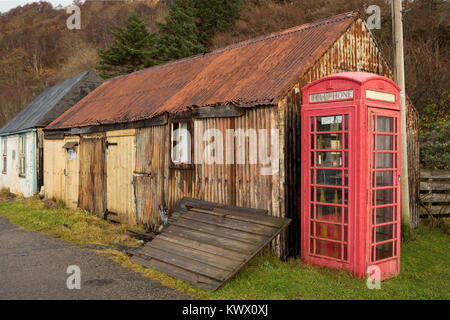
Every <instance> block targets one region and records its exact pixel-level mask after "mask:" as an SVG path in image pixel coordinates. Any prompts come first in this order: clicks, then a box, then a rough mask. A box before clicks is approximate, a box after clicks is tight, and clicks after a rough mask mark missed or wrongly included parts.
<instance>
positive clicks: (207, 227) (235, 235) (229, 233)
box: [177, 217, 267, 244]
mask: <svg viewBox="0 0 450 320" xmlns="http://www.w3.org/2000/svg"><path fill="white" fill-rule="evenodd" d="M177 226H181V227H185V228H188V229H191V230H196V231H200V232H203V233H210V234H215V235H218V236H221V237H223V238H229V239H236V240H239V241H243V242H247V243H250V244H252V243H255V242H256V241H264V240H266V239H267V237H265V236H260V235H256V234H252V233H248V232H244V231H238V230H234V229H230V228H227V227H222V226H217V225H212V224H207V223H203V222H199V221H192V220H189V219H185V218H184V217H181V218H180V219H179V220H178V222H177Z"/></svg>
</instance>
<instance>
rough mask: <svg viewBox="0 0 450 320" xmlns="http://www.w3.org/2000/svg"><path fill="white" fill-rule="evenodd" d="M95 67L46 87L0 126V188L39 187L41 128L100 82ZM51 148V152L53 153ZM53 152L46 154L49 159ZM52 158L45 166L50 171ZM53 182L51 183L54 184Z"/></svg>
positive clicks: (25, 190)
mask: <svg viewBox="0 0 450 320" xmlns="http://www.w3.org/2000/svg"><path fill="white" fill-rule="evenodd" d="M102 82H103V81H102V79H101V78H100V77H99V76H98V75H97V74H96V73H95V72H94V71H85V72H83V73H80V74H78V75H76V76H74V77H72V78H70V79H67V80H65V81H63V82H60V83H58V84H56V85H54V86H52V87H50V88H47V89H45V90H44V91H43V92H42V93H41V94H39V95H38V96H37V97H36V98H35V99H34V100H33V101H31V102H30V103H29V104H28V105H27V106H26V107H25V108H24V109H23V110H22V111H21V112H19V113H18V114H17V115H16V116H15V117H14V118H13V119H12V120H11V121H10V122H8V123H7V124H6V125H5V126H4V127H3V128H2V129H0V136H1V154H2V165H1V173H0V188H9V189H10V191H11V192H12V193H17V194H22V195H23V196H25V197H29V196H32V195H33V194H35V193H37V192H39V191H40V189H41V187H42V185H43V176H44V172H43V171H44V158H45V156H44V148H45V146H44V139H43V136H44V134H43V131H42V128H44V127H45V126H47V125H48V124H49V123H50V122H52V121H53V120H55V119H56V118H57V117H58V116H60V115H61V114H62V113H64V112H65V111H66V110H68V109H69V108H70V107H72V106H73V105H74V104H75V103H77V102H78V101H80V100H81V99H82V98H83V97H84V96H86V95H87V94H88V93H89V92H91V91H92V90H94V89H95V88H96V87H97V86H99V85H100V84H101V83H102ZM52 153H53V152H51V153H50V154H52ZM51 158H52V156H49V161H50V162H51ZM53 165H56V166H58V165H59V166H61V164H60V163H53V162H51V166H47V167H46V168H47V170H49V171H51V172H53ZM53 185H54V184H53Z"/></svg>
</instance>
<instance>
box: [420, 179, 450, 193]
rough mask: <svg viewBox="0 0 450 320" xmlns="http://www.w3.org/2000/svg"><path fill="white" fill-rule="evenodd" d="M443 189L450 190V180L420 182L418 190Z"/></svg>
mask: <svg viewBox="0 0 450 320" xmlns="http://www.w3.org/2000/svg"><path fill="white" fill-rule="evenodd" d="M434 190H436V191H445V190H450V181H436V182H434V181H433V182H425V181H421V182H420V191H434Z"/></svg>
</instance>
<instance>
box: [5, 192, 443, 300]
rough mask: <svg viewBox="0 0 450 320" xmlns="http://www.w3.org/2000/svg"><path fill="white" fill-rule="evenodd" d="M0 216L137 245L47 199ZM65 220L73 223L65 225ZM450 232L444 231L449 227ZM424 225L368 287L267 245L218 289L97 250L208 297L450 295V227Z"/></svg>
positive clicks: (83, 238) (74, 237) (72, 236)
mask: <svg viewBox="0 0 450 320" xmlns="http://www.w3.org/2000/svg"><path fill="white" fill-rule="evenodd" d="M0 215H1V216H4V217H6V218H8V219H10V220H11V221H12V222H13V223H14V224H16V225H19V226H22V227H23V228H25V229H28V230H35V231H40V232H44V233H47V234H50V235H52V236H55V237H58V238H61V239H62V240H64V241H68V242H71V243H74V244H77V245H85V244H88V243H96V244H102V245H109V244H110V243H111V242H114V243H121V244H123V245H127V246H137V245H139V242H138V241H136V240H135V239H133V238H130V237H128V236H127V235H126V228H127V227H126V226H122V225H117V224H112V223H109V222H106V221H104V220H102V219H99V218H97V217H96V216H93V215H91V214H89V213H87V212H84V211H75V210H69V209H64V208H61V207H59V208H57V209H55V210H45V209H44V206H43V203H42V201H39V200H37V199H22V200H17V201H14V202H0ZM63 224H66V225H67V226H69V227H70V229H69V228H67V227H65V226H63ZM444 231H445V230H444ZM444 231H441V229H432V228H430V227H429V226H426V225H422V226H421V227H420V228H418V229H417V230H415V231H414V237H413V238H412V239H413V240H410V241H409V242H407V243H402V251H401V254H402V259H401V274H400V275H399V276H397V277H395V278H393V279H390V280H387V281H384V282H382V284H381V289H380V290H369V289H367V287H366V280H365V279H356V278H353V277H352V276H350V275H349V274H348V273H347V272H345V271H339V270H332V269H327V268H317V267H311V266H307V265H304V264H302V262H301V261H300V260H299V259H290V260H289V261H287V262H282V261H280V260H279V259H277V258H276V256H275V255H274V254H273V253H271V252H270V251H268V250H266V251H264V252H262V253H261V254H259V255H258V256H256V257H255V258H254V259H253V260H251V261H250V263H248V264H247V265H246V266H245V267H244V268H243V269H242V270H241V271H240V272H239V273H238V274H237V275H236V276H235V277H234V278H233V279H231V280H230V281H229V282H228V283H226V284H225V286H224V287H222V288H221V289H219V290H218V291H216V292H208V291H204V290H201V289H199V288H197V287H194V286H191V285H189V284H187V283H185V282H183V281H181V280H177V279H173V278H171V277H169V276H167V275H165V274H163V273H161V272H158V271H157V270H154V269H147V268H144V267H141V266H138V265H135V264H133V263H131V261H130V259H129V257H128V256H127V255H126V254H125V253H123V252H117V251H113V250H106V251H97V252H98V253H99V254H102V255H105V256H107V257H108V258H111V259H113V260H115V261H117V262H119V263H121V264H122V265H123V266H125V267H128V268H132V269H133V270H135V271H137V272H140V273H142V274H143V275H144V276H146V277H148V278H152V279H156V280H158V281H160V282H161V283H162V284H164V285H167V286H170V287H172V288H175V289H177V290H179V291H183V292H186V293H188V294H191V295H193V296H195V297H198V298H203V299H449V298H450V289H449V283H450V270H449V266H450V250H449V246H450V241H449V235H448V232H444Z"/></svg>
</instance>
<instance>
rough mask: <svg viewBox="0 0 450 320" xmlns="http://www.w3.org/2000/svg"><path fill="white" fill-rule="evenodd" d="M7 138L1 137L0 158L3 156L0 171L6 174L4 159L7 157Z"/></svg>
mask: <svg viewBox="0 0 450 320" xmlns="http://www.w3.org/2000/svg"><path fill="white" fill-rule="evenodd" d="M6 142H7V140H6V138H3V139H2V158H3V161H2V173H3V174H6V168H7V166H6V165H7V162H6V159H7V157H6V155H7V151H8V149H7V143H6Z"/></svg>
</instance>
